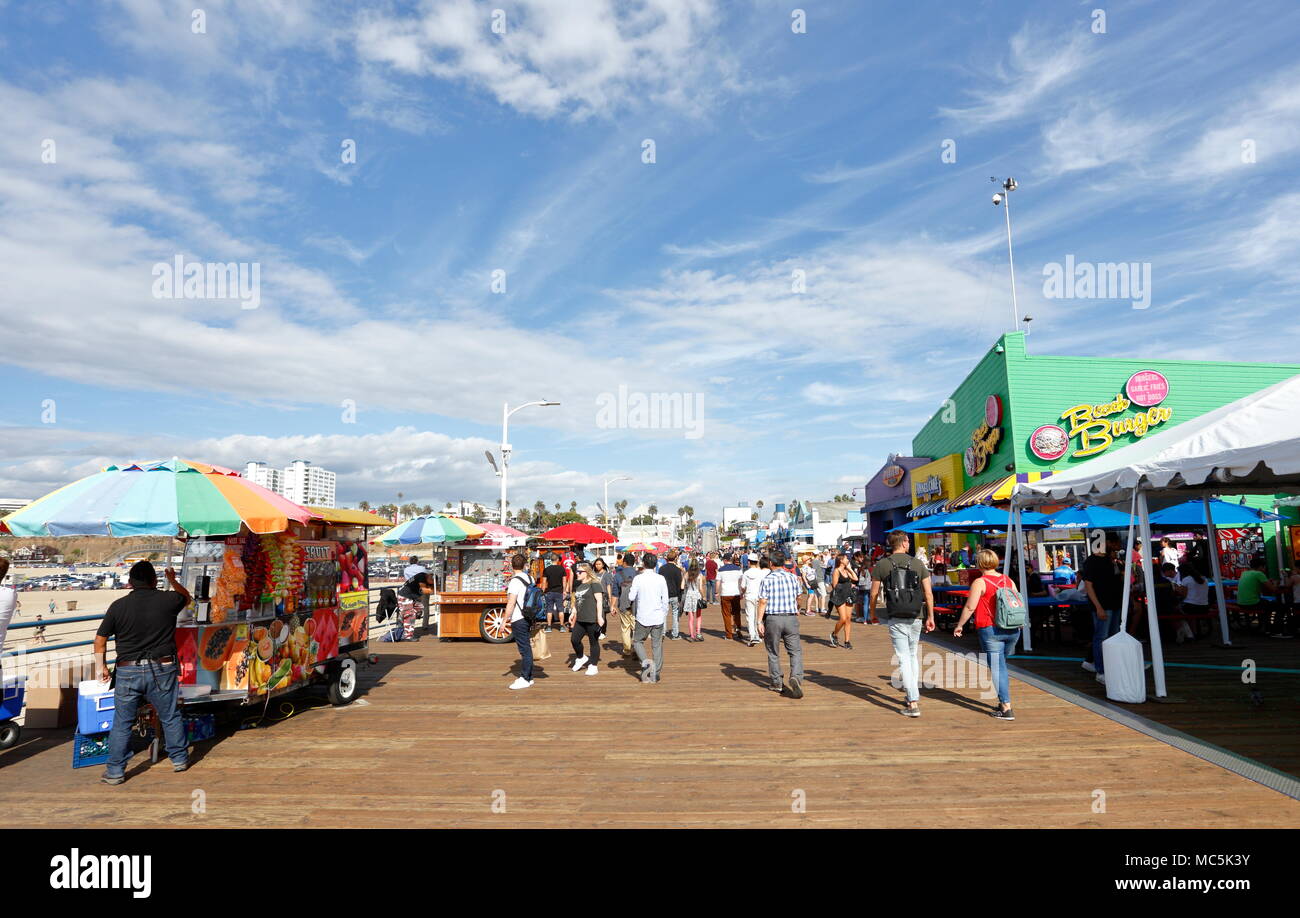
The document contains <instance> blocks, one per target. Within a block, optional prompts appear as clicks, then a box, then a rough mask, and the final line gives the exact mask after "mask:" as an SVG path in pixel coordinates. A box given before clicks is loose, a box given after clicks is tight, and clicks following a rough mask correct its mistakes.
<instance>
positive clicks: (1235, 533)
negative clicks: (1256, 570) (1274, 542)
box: [1218, 526, 1264, 580]
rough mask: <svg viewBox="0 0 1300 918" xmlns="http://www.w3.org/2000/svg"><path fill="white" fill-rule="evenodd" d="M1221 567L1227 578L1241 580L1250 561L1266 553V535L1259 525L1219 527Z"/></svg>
mask: <svg viewBox="0 0 1300 918" xmlns="http://www.w3.org/2000/svg"><path fill="white" fill-rule="evenodd" d="M1218 536H1219V568H1220V570H1222V571H1223V577H1224V579H1225V580H1240V579H1241V575H1242V574H1243V573H1245V572H1246V571H1248V570H1250V562H1251V561H1253V560H1254V559H1255V558H1256V557H1257V556H1259V555H1262V554H1263V553H1264V536H1263V535H1262V534H1261V532H1260V530H1259V528H1258V527H1255V526H1250V527H1246V528H1242V529H1219V530H1218Z"/></svg>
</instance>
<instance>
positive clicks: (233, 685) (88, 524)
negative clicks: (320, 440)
mask: <svg viewBox="0 0 1300 918" xmlns="http://www.w3.org/2000/svg"><path fill="white" fill-rule="evenodd" d="M330 513H342V514H344V515H345V517H346V518H339V517H334V518H331V517H330V515H329V514H327V513H324V512H322V511H313V510H310V509H308V508H306V507H302V506H300V505H298V504H295V503H293V502H291V501H289V500H286V499H285V498H284V497H282V496H280V495H278V494H275V493H274V492H272V491H268V490H267V489H266V488H263V487H261V486H259V485H257V484H255V483H253V482H251V481H249V480H248V479H246V478H244V477H243V476H241V475H240V474H239V473H238V472H235V471H233V470H231V469H225V468H221V467H220V466H213V465H208V464H206V463H201V462H194V461H191V460H182V459H177V458H173V459H171V460H169V461H161V462H145V463H133V464H129V465H110V466H108V467H107V468H105V469H103V470H101V471H100V472H97V473H95V474H93V475H89V476H87V477H85V478H83V479H80V480H78V481H75V482H73V483H72V484H69V485H66V486H65V487H63V488H60V489H59V490H57V491H54V492H52V493H51V494H48V495H46V496H45V497H42V498H40V499H39V500H36V501H33V502H32V503H31V504H28V505H27V506H26V507H23V508H22V509H20V510H17V511H15V512H14V513H11V514H9V515H8V516H6V517H5V518H4V525H5V526H6V527H7V529H8V530H9V531H10V532H12V533H13V534H15V535H20V536H28V537H35V536H48V537H62V536H81V535H106V536H115V537H125V536H165V537H172V538H177V539H180V540H182V541H183V542H184V543H185V553H184V556H183V561H182V564H181V578H182V581H183V582H184V583H185V584H186V585H187V588H188V589H189V590H190V593H191V596H192V600H191V602H190V604H189V606H188V607H187V608H186V609H185V610H184V611H183V612H182V613H181V615H180V616H179V618H178V621H177V629H176V643H177V651H178V658H179V660H178V662H179V664H180V681H181V685H182V689H181V693H182V701H183V703H184V704H185V705H186V706H187V707H188V706H190V705H204V704H212V703H214V702H229V703H232V704H253V703H257V702H261V701H263V700H264V699H269V698H270V697H271V696H274V695H278V694H281V693H283V692H287V691H291V690H294V689H298V688H303V687H305V686H307V685H310V684H318V683H322V682H323V683H324V684H325V685H326V687H327V691H328V694H329V698H330V701H332V702H333V703H335V704H347V703H348V702H350V701H352V699H353V698H354V697H355V696H356V691H357V679H356V661H355V660H354V659H353V657H352V654H353V653H356V652H358V651H362V650H364V649H365V647H366V643H367V640H368V638H369V633H368V624H369V615H368V608H369V602H368V600H369V593H368V591H367V587H368V577H367V571H366V567H367V559H366V544H367V543H366V541H365V533H366V528H367V527H369V526H378V525H386V523H387V521H386V520H384V519H382V518H380V517H374V516H373V515H371V514H364V515H358V516H356V517H351V516H346V515H347V514H353V513H358V512H357V511H330ZM363 517H364V518H363Z"/></svg>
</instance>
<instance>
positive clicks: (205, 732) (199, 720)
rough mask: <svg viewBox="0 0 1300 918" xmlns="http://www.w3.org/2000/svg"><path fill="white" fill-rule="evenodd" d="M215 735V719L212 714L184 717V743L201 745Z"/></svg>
mask: <svg viewBox="0 0 1300 918" xmlns="http://www.w3.org/2000/svg"><path fill="white" fill-rule="evenodd" d="M216 734H217V718H216V716H215V715H213V714H186V715H185V742H186V743H187V744H189V743H201V742H203V741H204V740H210V739H212V737H214V736H216Z"/></svg>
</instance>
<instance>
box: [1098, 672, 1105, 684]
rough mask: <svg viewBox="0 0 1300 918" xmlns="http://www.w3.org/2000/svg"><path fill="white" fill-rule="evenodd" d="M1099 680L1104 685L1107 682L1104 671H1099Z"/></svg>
mask: <svg viewBox="0 0 1300 918" xmlns="http://www.w3.org/2000/svg"><path fill="white" fill-rule="evenodd" d="M1097 681H1098V682H1100V683H1101V684H1102V685H1105V684H1106V677H1105V675H1103V674H1102V673H1097Z"/></svg>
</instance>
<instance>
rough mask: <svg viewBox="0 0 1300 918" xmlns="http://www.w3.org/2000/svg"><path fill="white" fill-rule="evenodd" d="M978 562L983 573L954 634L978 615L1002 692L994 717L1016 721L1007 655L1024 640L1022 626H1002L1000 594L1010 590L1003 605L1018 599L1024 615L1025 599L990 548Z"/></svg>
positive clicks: (977, 626) (978, 625) (978, 556)
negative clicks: (1021, 637)
mask: <svg viewBox="0 0 1300 918" xmlns="http://www.w3.org/2000/svg"><path fill="white" fill-rule="evenodd" d="M975 564H976V565H977V566H978V567H979V569H980V572H981V573H982V575H983V576H981V577H980V578H979V579H978V580H975V581H974V582H972V583H971V585H970V594H969V595H968V596H967V597H966V607H965V608H964V609H962V610H961V618H960V619H958V621H957V627H956V628H954V629H953V632H952V634H953V637H961V630H962V626H963V625H965V624H966V622H967V621H969V620H970V617H971V616H972V615H973V616H975V631H976V633H977V634H979V639H980V649H981V650H983V651H984V656H985V658H986V659H987V661H988V667H989V672H990V673H992V675H993V684H994V686H995V687H996V688H997V691H998V707H997V708H996V709H995V710H994V711H993V716H994V717H995V718H997V719H998V720H1004V721H1012V720H1015V719H1016V715H1015V714H1013V713H1012V712H1011V680H1010V679H1009V677H1008V674H1007V656H1008V655H1009V654H1010V653H1011V652H1012V651H1013V650H1015V649H1016V642H1017V641H1019V640H1020V628H1018V627H1017V628H1003V627H999V626H998V621H997V617H998V605H999V603H998V594H999V593H1000V592H1001V591H1003V590H1010V591H1011V593H1010V595H1007V596H1006V598H1005V601H1004V602H1003V607H1004V608H1006V606H1007V605H1009V604H1012V603H1013V600H1014V601H1018V603H1019V606H1020V611H1021V613H1022V615H1023V612H1024V602H1023V600H1020V599H1019V597H1020V594H1019V592H1017V590H1016V585H1015V583H1014V582H1013V581H1012V580H1011V578H1010V577H1008V576H1006V575H1005V574H1000V573H998V569H997V568H998V556H997V554H995V553H994V552H993V551H991V550H990V549H987V548H981V549H980V550H979V551H978V552H976V554H975Z"/></svg>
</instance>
